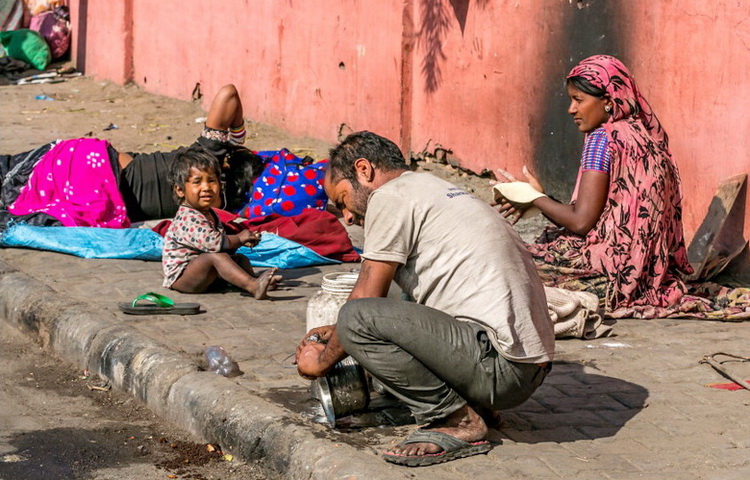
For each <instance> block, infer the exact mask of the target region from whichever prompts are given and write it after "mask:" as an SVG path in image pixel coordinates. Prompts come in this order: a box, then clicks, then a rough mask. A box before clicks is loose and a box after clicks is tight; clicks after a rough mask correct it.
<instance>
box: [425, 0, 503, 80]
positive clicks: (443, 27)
mask: <svg viewBox="0 0 750 480" xmlns="http://www.w3.org/2000/svg"><path fill="white" fill-rule="evenodd" d="M489 1H490V0H474V4H475V5H476V6H477V7H479V8H481V9H484V8H485V7H486V6H487V4H488V3H489ZM448 3H449V4H450V8H448V5H447V4H446V3H444V2H442V1H435V0H421V1H420V5H419V8H420V18H421V19H422V25H421V26H420V28H419V31H418V32H417V46H418V47H419V48H422V49H423V50H424V52H425V54H424V58H423V60H422V75H423V76H424V80H425V82H424V84H425V92H427V93H428V94H429V93H434V92H436V91H437V90H438V88H440V84H441V82H442V72H441V70H440V63H441V62H444V61H445V60H446V56H445V53H444V52H443V41H444V40H445V37H446V36H447V35H448V32H449V31H450V28H451V25H452V23H453V19H454V17H455V19H456V21H457V22H458V25H459V27H460V28H461V35H463V33H464V29H465V28H466V17H467V15H468V13H469V4H470V3H471V0H449V2H448Z"/></svg>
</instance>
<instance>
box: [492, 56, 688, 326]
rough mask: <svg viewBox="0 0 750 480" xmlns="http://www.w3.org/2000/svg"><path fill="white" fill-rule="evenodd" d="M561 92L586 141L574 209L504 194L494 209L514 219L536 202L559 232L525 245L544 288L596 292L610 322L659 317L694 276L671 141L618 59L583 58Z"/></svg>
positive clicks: (533, 182)
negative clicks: (689, 276) (687, 277)
mask: <svg viewBox="0 0 750 480" xmlns="http://www.w3.org/2000/svg"><path fill="white" fill-rule="evenodd" d="M567 90H568V95H569V97H570V99H571V101H570V106H569V107H568V113H569V114H570V115H572V116H573V121H574V122H575V124H576V125H577V126H578V130H580V131H581V132H583V133H584V134H585V143H584V148H583V155H582V159H581V167H580V170H579V173H578V179H577V181H576V187H575V189H574V192H573V197H572V201H571V203H570V204H563V203H559V202H557V201H555V200H553V199H552V198H550V197H548V196H545V195H541V196H540V195H539V194H537V195H534V196H538V198H536V199H535V200H533V201H532V202H531V203H528V204H524V205H520V204H519V203H517V202H512V201H510V199H508V198H507V197H501V198H500V199H499V205H500V207H499V210H500V211H501V212H502V213H503V215H504V216H506V217H510V216H513V215H516V217H515V220H517V218H518V216H520V214H522V213H523V212H522V210H524V209H525V208H527V207H529V206H531V205H533V206H534V207H537V208H538V209H539V210H541V211H542V213H543V214H544V215H545V216H546V217H547V218H549V219H550V220H551V221H552V222H554V223H555V224H556V225H557V226H558V228H553V229H549V228H548V229H547V230H546V231H545V233H544V234H543V235H542V237H540V239H538V240H537V241H538V242H539V243H538V244H536V245H530V246H529V250H530V251H531V253H532V255H533V256H534V259H535V260H536V262H537V265H538V268H539V272H540V274H541V275H542V278H543V279H544V280H545V283H546V284H548V285H551V286H557V287H561V288H565V289H569V290H587V291H591V292H594V293H596V294H597V295H598V296H599V298H600V299H603V301H604V306H605V308H606V310H607V313H608V314H610V315H611V316H621V315H628V316H644V317H654V316H665V314H667V313H669V307H673V306H675V305H676V304H677V303H678V302H679V301H680V300H681V298H682V297H683V295H684V294H685V293H686V292H687V288H686V285H685V283H684V282H683V280H682V278H681V277H682V275H683V274H690V273H692V268H691V267H690V265H689V263H688V260H687V251H686V249H685V242H684V240H683V232H682V208H681V193H680V179H679V175H678V172H677V167H676V165H675V163H674V161H673V160H672V155H671V154H670V152H669V143H668V138H667V134H666V132H665V131H664V129H663V128H662V126H661V124H660V123H659V120H658V119H657V118H656V115H654V113H653V111H652V110H651V106H650V105H649V104H648V102H647V101H646V99H645V98H643V96H642V95H641V94H640V92H639V91H638V87H637V86H636V84H635V81H634V80H633V78H632V77H631V75H630V73H629V72H628V69H627V68H625V66H624V65H623V64H622V63H621V62H620V61H619V60H617V59H616V58H614V57H610V56H606V55H597V56H593V57H590V58H587V59H586V60H583V61H582V62H581V63H579V64H578V65H577V66H576V67H575V68H573V70H571V72H570V73H569V74H568V77H567ZM524 172H525V173H526V174H527V177H528V186H530V187H533V188H534V189H536V190H538V192H541V193H543V192H544V190H543V188H542V186H541V184H540V183H539V182H538V180H536V179H535V178H534V177H533V176H531V175H530V174H528V171H527V170H526V169H524ZM505 180H508V179H507V178H506V179H505ZM528 186H527V187H528ZM500 187H502V186H500ZM509 195H510V194H509ZM511 196H512V195H511ZM665 309H666V310H665ZM625 312H627V313H625Z"/></svg>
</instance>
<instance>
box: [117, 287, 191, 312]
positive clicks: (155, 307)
mask: <svg viewBox="0 0 750 480" xmlns="http://www.w3.org/2000/svg"><path fill="white" fill-rule="evenodd" d="M143 301H146V302H149V303H142V302H143ZM117 306H118V307H119V309H120V310H122V311H123V312H125V313H127V314H128V315H195V314H196V313H200V310H201V305H200V303H174V300H172V299H171V298H169V297H167V296H165V295H160V294H158V293H154V292H147V293H144V294H143V295H138V296H137V297H135V298H134V299H133V301H132V302H130V303H118V304H117Z"/></svg>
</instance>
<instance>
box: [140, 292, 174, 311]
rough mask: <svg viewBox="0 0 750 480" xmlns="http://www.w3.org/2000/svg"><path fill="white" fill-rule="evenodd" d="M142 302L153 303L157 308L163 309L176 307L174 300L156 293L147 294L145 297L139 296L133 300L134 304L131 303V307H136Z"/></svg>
mask: <svg viewBox="0 0 750 480" xmlns="http://www.w3.org/2000/svg"><path fill="white" fill-rule="evenodd" d="M141 300H148V301H149V302H151V303H153V304H154V305H156V306H157V307H162V308H169V307H174V300H172V299H171V298H169V297H167V296H165V295H160V294H158V293H154V292H146V293H144V294H143V295H138V296H137V297H135V298H134V299H133V303H131V305H130V306H131V307H135V306H136V305H137V304H138V302H139V301H141Z"/></svg>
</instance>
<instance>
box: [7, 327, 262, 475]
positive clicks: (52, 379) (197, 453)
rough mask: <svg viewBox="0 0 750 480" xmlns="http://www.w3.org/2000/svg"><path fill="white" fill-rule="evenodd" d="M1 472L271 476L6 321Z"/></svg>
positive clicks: (14, 473)
mask: <svg viewBox="0 0 750 480" xmlns="http://www.w3.org/2000/svg"><path fill="white" fill-rule="evenodd" d="M0 352H1V353H0V385H1V387H0V404H2V405H3V407H2V409H0V478H3V479H7V480H12V479H23V480H47V479H51V478H61V479H62V478H66V479H83V478H85V479H94V480H115V479H116V480H149V479H165V478H175V479H194V480H208V479H220V478H223V479H227V478H237V479H240V478H241V479H250V480H253V479H256V480H260V479H268V478H273V477H268V476H267V475H268V474H267V472H265V471H264V470H263V469H262V468H261V467H259V466H258V465H255V464H246V463H242V462H239V461H237V460H235V459H234V458H232V459H231V461H230V460H229V458H228V457H227V458H225V457H224V455H223V453H222V452H221V451H220V450H219V449H218V446H209V445H206V444H200V443H195V442H194V441H193V440H192V439H191V438H190V437H189V436H188V435H186V434H185V433H184V432H183V431H180V430H178V429H175V428H174V427H172V426H170V425H167V424H165V423H164V422H162V421H160V420H159V419H157V418H156V417H155V416H154V415H153V414H152V413H151V412H150V411H149V410H148V409H147V408H146V407H145V406H143V405H142V404H140V403H139V402H137V401H136V400H135V399H134V398H133V397H132V396H130V395H127V394H124V393H121V392H119V391H117V390H114V389H111V388H109V386H108V385H106V384H105V383H103V382H102V381H101V380H100V379H99V378H98V377H95V376H91V375H89V374H88V373H87V372H83V371H78V370H76V369H75V368H74V367H73V366H71V365H69V364H67V363H65V362H61V361H60V360H59V359H57V358H55V357H53V356H51V355H50V354H49V353H47V352H44V351H42V350H41V349H40V348H39V347H38V346H36V345H34V344H32V343H30V342H29V340H28V339H27V338H26V337H23V336H22V335H21V334H20V333H18V332H17V331H15V330H13V329H12V328H11V327H9V326H8V325H7V324H6V323H4V322H3V321H1V320H0Z"/></svg>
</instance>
